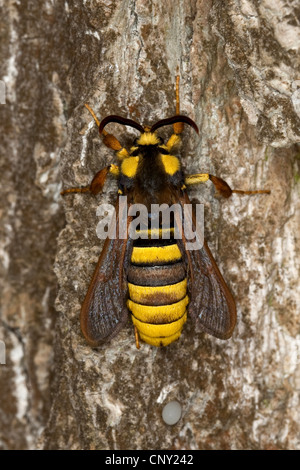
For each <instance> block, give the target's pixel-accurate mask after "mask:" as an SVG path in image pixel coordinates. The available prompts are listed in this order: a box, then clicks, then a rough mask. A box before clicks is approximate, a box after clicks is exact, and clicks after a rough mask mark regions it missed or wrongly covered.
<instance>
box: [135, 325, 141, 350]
mask: <svg viewBox="0 0 300 470" xmlns="http://www.w3.org/2000/svg"><path fill="white" fill-rule="evenodd" d="M134 337H135V345H136V348H137V349H140V347H141V346H140V337H139V332H138V329H137V327H136V326H135V325H134Z"/></svg>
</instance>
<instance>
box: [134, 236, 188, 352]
mask: <svg viewBox="0 0 300 470" xmlns="http://www.w3.org/2000/svg"><path fill="white" fill-rule="evenodd" d="M127 279H128V293H129V296H128V297H129V298H128V301H127V306H128V308H129V310H130V312H131V317H132V321H133V323H134V325H135V326H136V328H137V329H138V332H139V335H140V338H141V339H142V340H143V341H145V342H146V343H148V344H151V345H153V346H167V345H168V344H170V343H172V342H173V341H175V340H176V339H178V338H179V336H180V334H181V330H182V327H183V325H184V323H185V321H186V318H187V305H188V301H189V300H188V296H187V279H186V272H185V267H184V264H183V261H182V256H181V252H180V250H179V247H178V245H177V243H176V240H174V239H170V240H163V239H158V240H153V239H150V238H149V239H146V240H142V239H138V240H135V241H134V243H133V250H132V255H131V262H130V265H129V269H128V276H127Z"/></svg>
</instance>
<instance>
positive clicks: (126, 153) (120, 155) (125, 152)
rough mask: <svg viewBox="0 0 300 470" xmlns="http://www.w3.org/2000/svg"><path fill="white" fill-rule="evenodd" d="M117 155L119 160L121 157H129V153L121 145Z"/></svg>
mask: <svg viewBox="0 0 300 470" xmlns="http://www.w3.org/2000/svg"><path fill="white" fill-rule="evenodd" d="M117 157H118V158H120V160H123V158H127V157H129V153H128V152H127V150H126V149H125V148H124V147H123V148H122V149H121V150H119V152H117Z"/></svg>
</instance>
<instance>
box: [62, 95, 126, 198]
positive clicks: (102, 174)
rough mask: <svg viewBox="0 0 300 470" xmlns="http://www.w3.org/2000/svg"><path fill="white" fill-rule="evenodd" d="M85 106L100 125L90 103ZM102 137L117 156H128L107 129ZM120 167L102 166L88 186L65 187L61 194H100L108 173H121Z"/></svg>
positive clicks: (115, 174) (98, 124) (116, 174)
mask: <svg viewBox="0 0 300 470" xmlns="http://www.w3.org/2000/svg"><path fill="white" fill-rule="evenodd" d="M85 107H86V108H87V109H88V111H89V112H90V113H91V115H92V116H93V118H94V121H95V122H96V124H97V126H98V127H99V126H100V121H99V119H98V118H97V116H96V114H95V113H94V111H93V110H92V108H91V107H90V106H89V105H88V104H85ZM101 135H102V138H103V143H104V144H105V145H106V146H107V147H108V148H110V149H112V150H114V151H115V152H117V156H118V157H119V158H120V159H122V158H124V157H128V156H129V154H128V152H127V150H126V149H125V148H124V147H122V145H121V144H120V142H119V141H118V139H117V138H116V137H115V136H114V135H112V134H108V132H106V131H105V130H103V131H102V134H101ZM119 172H120V170H119V167H118V166H117V165H109V166H107V167H105V168H102V170H100V171H98V173H96V175H95V176H94V178H93V181H92V182H91V184H89V185H88V186H84V187H83V188H69V189H65V190H64V191H62V192H61V195H63V196H64V195H65V194H70V193H88V192H89V193H92V194H98V193H99V192H100V191H102V189H103V186H104V183H105V181H106V178H107V175H108V173H111V174H113V175H114V176H118V175H119Z"/></svg>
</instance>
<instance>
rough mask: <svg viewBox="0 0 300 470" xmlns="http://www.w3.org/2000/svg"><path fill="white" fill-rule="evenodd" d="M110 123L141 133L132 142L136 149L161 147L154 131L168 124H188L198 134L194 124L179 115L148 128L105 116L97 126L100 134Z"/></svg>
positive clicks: (160, 140) (128, 120) (160, 141)
mask: <svg viewBox="0 0 300 470" xmlns="http://www.w3.org/2000/svg"><path fill="white" fill-rule="evenodd" d="M110 122H116V123H118V124H123V125H124V126H129V127H133V128H134V129H137V130H138V131H139V132H140V133H141V135H140V137H138V138H137V139H135V141H134V146H136V147H140V146H148V145H154V146H157V145H162V144H163V140H162V139H161V138H160V137H159V136H158V135H157V133H156V131H157V129H159V128H160V127H163V126H168V125H170V124H173V126H174V125H176V124H177V123H185V124H188V125H189V126H191V127H193V129H195V131H196V132H197V134H199V130H198V127H197V125H196V124H195V122H194V121H193V120H192V119H190V118H189V117H187V116H182V115H180V114H178V115H176V116H173V117H170V118H167V119H161V120H160V121H158V122H156V123H155V124H153V126H152V127H148V126H145V127H143V126H142V125H141V124H139V123H137V122H135V121H133V120H132V119H127V118H123V117H121V116H116V115H111V116H107V117H106V118H104V119H103V120H102V121H101V122H100V125H99V132H100V134H102V133H103V131H104V127H105V126H106V125H107V124H109V123H110ZM174 128H175V126H174ZM174 131H175V133H176V129H174ZM104 133H105V131H104ZM111 148H114V147H112V146H111Z"/></svg>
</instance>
